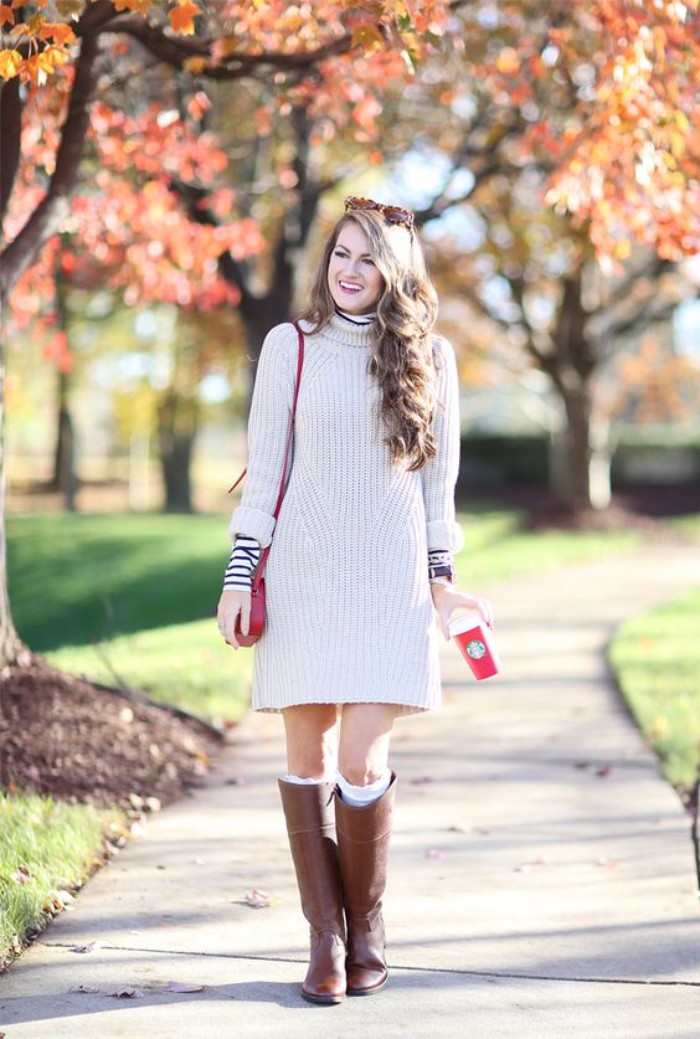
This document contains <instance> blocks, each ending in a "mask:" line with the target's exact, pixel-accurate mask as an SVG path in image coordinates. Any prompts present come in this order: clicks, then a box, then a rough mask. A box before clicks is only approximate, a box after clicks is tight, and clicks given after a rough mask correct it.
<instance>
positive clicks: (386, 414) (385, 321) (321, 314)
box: [301, 210, 437, 471]
mask: <svg viewBox="0 0 700 1039" xmlns="http://www.w3.org/2000/svg"><path fill="white" fill-rule="evenodd" d="M351 221H354V222H355V223H356V224H358V225H359V227H360V228H361V230H362V231H364V233H365V236H366V238H367V241H368V243H369V254H370V256H371V258H372V260H373V261H374V263H375V265H376V267H377V270H378V271H379V273H380V274H381V276H382V278H383V281H384V287H383V289H382V294H381V296H380V298H379V301H378V303H377V319H376V324H375V339H374V343H373V345H372V354H371V356H370V360H369V372H370V373H371V374H372V375H374V376H375V377H376V379H377V382H378V384H379V387H380V390H381V395H382V396H381V404H380V415H381V417H382V419H383V421H384V425H385V429H386V437H385V443H386V444H387V446H388V447H389V450H390V452H391V459H392V463H394V464H396V463H399V462H401V461H403V460H406V461H407V462H408V469H409V471H415V470H417V469H421V468H422V467H423V466H424V465H425V464H426V462H428V461H429V460H430V459H431V458H433V457H434V456H435V436H434V434H433V432H432V424H433V419H434V417H435V411H436V408H437V397H436V382H437V379H436V371H435V360H434V357H433V349H432V345H431V331H432V329H433V326H434V324H435V318H436V316H437V294H436V292H435V289H434V287H433V284H432V282H431V281H430V278H429V277H428V273H427V271H426V267H425V260H424V259H423V253H422V250H421V247H420V244H419V242H418V239H417V237H416V233H415V231H414V230H413V229H409V228H407V227H405V226H404V225H398V224H392V225H389V224H388V223H387V222H386V221H385V219H384V217H383V216H382V215H381V214H380V213H378V212H372V211H366V210H362V211H353V212H352V213H346V214H345V215H344V216H343V217H341V219H340V220H339V221H338V223H337V224H336V226H335V227H334V229H333V231H332V232H331V234H330V235H329V238H328V241H327V242H326V245H325V248H324V250H323V254H322V256H321V259H320V261H319V265H318V269H317V271H316V274H315V276H314V279H313V282H312V285H311V294H310V302H309V306H308V307H307V309H306V310H305V311H304V313H303V314H302V315H301V318H302V319H303V320H305V321H308V322H310V323H311V325H312V331H313V332H319V331H320V330H321V329H322V328H323V327H324V326H325V325H326V324H327V323H328V322H329V321H330V319H331V317H332V316H333V314H334V313H335V310H336V305H335V302H334V300H333V297H332V295H331V291H330V288H329V286H328V265H329V263H330V258H331V255H332V253H333V250H334V249H335V246H336V242H337V241H338V235H339V234H340V232H341V230H342V229H343V227H345V225H346V224H348V223H350V222H351Z"/></svg>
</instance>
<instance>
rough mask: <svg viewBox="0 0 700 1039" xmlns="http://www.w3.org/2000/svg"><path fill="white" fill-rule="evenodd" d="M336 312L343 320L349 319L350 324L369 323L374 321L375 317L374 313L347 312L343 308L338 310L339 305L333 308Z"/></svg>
mask: <svg viewBox="0 0 700 1039" xmlns="http://www.w3.org/2000/svg"><path fill="white" fill-rule="evenodd" d="M335 312H336V314H339V315H340V317H342V318H343V319H344V320H345V321H349V322H350V324H351V325H371V324H373V323H374V320H375V318H376V316H377V315H376V313H375V314H348V313H347V311H345V310H340V308H339V307H336V308H335Z"/></svg>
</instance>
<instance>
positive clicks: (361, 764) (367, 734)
mask: <svg viewBox="0 0 700 1039" xmlns="http://www.w3.org/2000/svg"><path fill="white" fill-rule="evenodd" d="M396 712H397V708H396V707H395V706H394V705H393V704H382V703H352V704H345V706H344V707H343V711H342V718H341V723H340V743H339V748H338V767H339V768H340V771H341V773H342V775H343V776H344V777H345V779H347V781H348V782H349V783H352V784H353V786H368V785H369V784H370V783H374V782H375V781H376V780H377V779H380V778H381V777H382V776H383V775H384V774H385V773H386V771H387V768H388V761H389V744H390V741H391V732H392V729H393V726H394V721H395V719H396Z"/></svg>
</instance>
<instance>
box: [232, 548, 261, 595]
mask: <svg viewBox="0 0 700 1039" xmlns="http://www.w3.org/2000/svg"><path fill="white" fill-rule="evenodd" d="M259 562H260V543H259V542H258V541H256V540H255V538H249V537H245V536H244V535H241V536H239V537H237V538H236V543H235V545H234V546H233V551H232V552H231V558H230V559H229V561H228V566H227V567H226V573H225V574H224V590H228V591H242V592H249V591H250V589H251V587H252V583H253V581H252V575H253V571H254V570H255V568H256V566H257V565H258V563H259Z"/></svg>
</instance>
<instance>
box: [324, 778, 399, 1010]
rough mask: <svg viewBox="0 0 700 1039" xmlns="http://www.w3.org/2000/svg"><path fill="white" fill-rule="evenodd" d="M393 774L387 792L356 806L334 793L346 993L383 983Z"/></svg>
mask: <svg viewBox="0 0 700 1039" xmlns="http://www.w3.org/2000/svg"><path fill="white" fill-rule="evenodd" d="M395 792H396V774H395V773H394V772H392V774H391V783H390V785H389V789H388V790H387V791H386V793H384V794H382V796H381V797H380V798H379V800H378V801H375V802H374V803H373V804H369V805H366V806H364V807H363V808H356V807H354V806H353V805H349V804H346V803H345V802H344V801H343V800H342V798H341V796H340V793H339V792H338V791H337V790H336V798H335V825H336V831H337V839H338V858H339V861H340V878H341V882H342V885H343V901H344V903H345V917H346V921H347V928H348V954H347V958H346V961H345V967H346V971H347V993H348V995H349V996H371V995H373V993H375V992H379V990H380V989H381V988H383V987H384V985H385V984H386V980H387V968H386V958H385V947H386V938H385V934H384V921H383V919H382V901H381V899H382V895H383V894H384V888H385V887H386V871H387V865H388V861H389V837H390V834H391V824H392V811H393V807H394V794H395Z"/></svg>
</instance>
